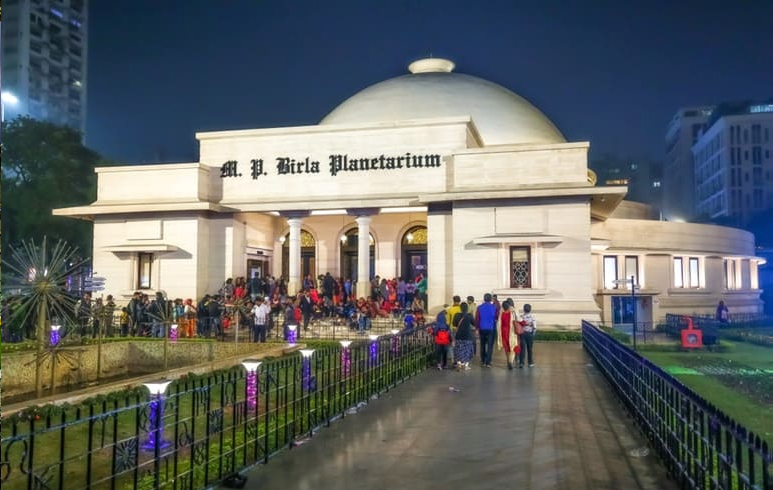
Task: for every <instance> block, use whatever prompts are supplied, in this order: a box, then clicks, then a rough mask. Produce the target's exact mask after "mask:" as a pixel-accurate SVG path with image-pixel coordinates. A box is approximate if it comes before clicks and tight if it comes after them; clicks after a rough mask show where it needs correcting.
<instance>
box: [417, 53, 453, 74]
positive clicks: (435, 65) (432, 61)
mask: <svg viewBox="0 0 773 490" xmlns="http://www.w3.org/2000/svg"><path fill="white" fill-rule="evenodd" d="M455 66H456V65H455V64H454V62H453V61H451V60H447V59H445V58H432V57H431V55H430V57H429V58H422V59H420V60H416V61H414V62H413V63H411V64H410V65H408V71H409V72H411V73H450V72H452V71H453V70H454V67H455Z"/></svg>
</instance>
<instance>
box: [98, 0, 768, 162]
mask: <svg viewBox="0 0 773 490" xmlns="http://www.w3.org/2000/svg"><path fill="white" fill-rule="evenodd" d="M89 8H90V10H89V16H90V19H89V30H90V32H89V66H88V122H87V128H86V141H87V144H88V145H89V146H91V147H92V148H94V149H96V150H97V151H99V152H100V153H102V154H103V155H104V156H105V157H107V158H110V159H112V160H115V161H116V162H118V163H138V162H190V161H197V160H198V148H197V144H196V140H195V138H194V133H195V132H196V131H207V130H224V129H244V128H266V127H276V126H296V125H307V124H316V123H318V122H319V120H320V119H322V118H323V117H324V116H325V115H326V114H327V113H328V112H330V111H331V110H332V109H333V108H335V107H336V106H337V105H338V104H339V103H341V102H342V101H344V100H345V99H347V98H348V97H350V96H351V95H353V94H354V93H356V92H358V91H359V90H361V89H364V88H365V87H367V86H369V85H372V84H374V83H377V82H380V81H382V80H386V79H388V78H392V77H395V76H399V75H403V74H405V73H407V65H408V64H409V63H410V62H411V61H413V60H416V59H419V58H424V57H427V56H429V55H433V56H437V57H445V58H449V59H451V60H452V61H454V62H455V63H456V69H455V71H456V72H459V73H467V74H470V75H474V76H478V77H481V78H484V79H488V80H491V81H493V82H496V83H499V84H501V85H503V86H505V87H507V88H508V89H510V90H512V91H513V92H515V93H517V94H519V95H521V96H523V97H525V98H526V99H528V100H529V101H530V102H531V103H532V104H534V105H535V106H537V107H538V108H540V109H541V110H542V111H543V112H544V113H545V114H546V115H547V116H548V117H549V118H550V119H551V120H552V121H553V122H554V123H555V124H556V126H557V127H558V128H559V129H560V130H561V131H562V132H563V133H564V135H565V136H566V138H567V140H569V141H581V140H588V141H590V142H591V151H592V153H591V155H592V156H599V155H601V154H604V153H612V154H614V155H617V156H621V157H632V158H656V159H661V158H662V155H663V147H664V143H663V138H664V133H665V127H666V125H667V123H668V121H669V120H670V118H671V116H672V115H673V114H674V113H675V111H676V110H677V108H679V107H682V106H686V105H697V104H711V103H715V102H720V101H725V100H744V99H755V100H762V99H768V98H770V97H772V96H773V1H769V0H760V1H738V2H733V1H723V2H718V1H681V0H679V1H676V0H669V1H662V2H661V1H654V0H651V1H637V2H633V1H631V2H628V1H625V2H620V1H587V2H570V1H557V0H554V1H548V0H545V1H534V2H519V1H448V0H437V1H429V0H428V1H417V0H390V1H378V2H370V1H356V0H350V1H345V2H344V1H333V0H325V1H308V0H303V1H293V2H285V1H262V2H261V1H257V0H256V1H229V0H219V1H211V0H207V1H203V0H177V1H172V0H168V1H159V0H92V1H91V2H90V7H89Z"/></svg>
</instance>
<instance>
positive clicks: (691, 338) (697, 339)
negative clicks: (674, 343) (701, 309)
mask: <svg viewBox="0 0 773 490" xmlns="http://www.w3.org/2000/svg"><path fill="white" fill-rule="evenodd" d="M684 319H685V320H686V321H687V328H685V329H684V330H682V348H684V349H700V348H701V347H703V332H702V331H701V330H699V329H697V328H695V327H694V326H693V324H692V318H689V317H684Z"/></svg>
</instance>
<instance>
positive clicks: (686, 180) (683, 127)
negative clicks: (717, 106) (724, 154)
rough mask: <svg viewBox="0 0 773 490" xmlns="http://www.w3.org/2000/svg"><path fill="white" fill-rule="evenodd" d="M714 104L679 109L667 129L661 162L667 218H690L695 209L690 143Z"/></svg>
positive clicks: (699, 132) (693, 170)
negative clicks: (662, 160)
mask: <svg viewBox="0 0 773 490" xmlns="http://www.w3.org/2000/svg"><path fill="white" fill-rule="evenodd" d="M712 110H713V106H698V107H686V108H682V109H679V110H678V111H677V112H676V114H674V117H672V118H671V122H670V123H669V125H668V129H667V130H666V158H665V162H664V164H663V215H664V217H665V218H666V219H669V220H682V221H685V220H691V219H693V218H694V217H695V216H696V212H695V165H694V163H693V156H692V147H693V145H694V144H695V142H696V141H698V136H700V134H701V132H702V131H703V130H704V129H705V127H706V123H707V122H708V121H709V118H710V117H711V111H712Z"/></svg>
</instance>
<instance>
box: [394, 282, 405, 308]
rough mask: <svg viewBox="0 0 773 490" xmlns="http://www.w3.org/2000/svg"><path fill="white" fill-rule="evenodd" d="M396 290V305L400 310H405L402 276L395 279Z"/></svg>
mask: <svg viewBox="0 0 773 490" xmlns="http://www.w3.org/2000/svg"><path fill="white" fill-rule="evenodd" d="M395 289H397V303H398V304H399V305H400V309H403V310H404V309H405V305H406V303H405V281H403V278H402V276H400V277H398V278H397V286H396V287H395Z"/></svg>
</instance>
